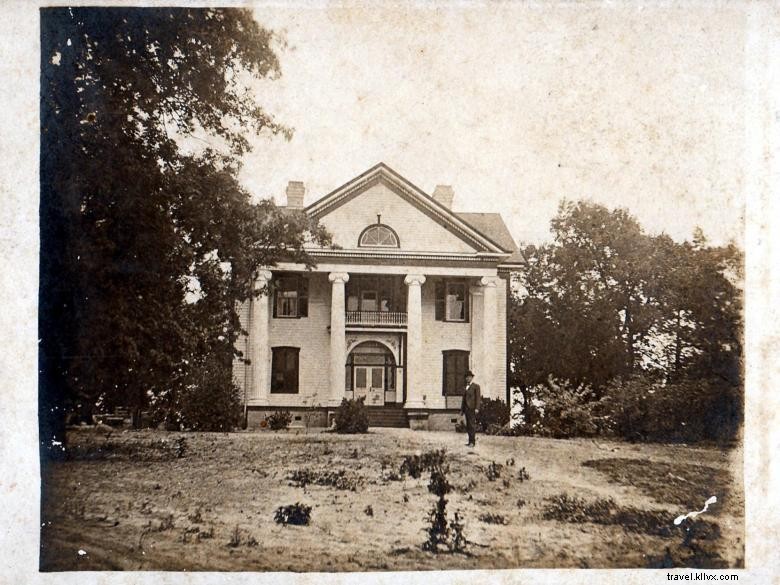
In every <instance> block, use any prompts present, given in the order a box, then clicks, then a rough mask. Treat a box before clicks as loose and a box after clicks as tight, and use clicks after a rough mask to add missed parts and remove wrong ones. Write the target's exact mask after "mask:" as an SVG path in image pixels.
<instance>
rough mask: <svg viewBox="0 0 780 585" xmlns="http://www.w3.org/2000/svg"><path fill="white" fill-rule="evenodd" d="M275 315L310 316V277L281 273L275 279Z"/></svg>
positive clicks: (290, 316)
mask: <svg viewBox="0 0 780 585" xmlns="http://www.w3.org/2000/svg"><path fill="white" fill-rule="evenodd" d="M273 286H274V317H277V318H300V317H308V316H309V279H308V278H307V277H305V276H303V275H301V274H280V275H279V276H277V277H276V278H275V279H274V284H273Z"/></svg>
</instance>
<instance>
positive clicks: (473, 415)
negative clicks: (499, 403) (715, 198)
mask: <svg viewBox="0 0 780 585" xmlns="http://www.w3.org/2000/svg"><path fill="white" fill-rule="evenodd" d="M473 379H474V373H473V372H471V371H468V372H466V391H465V392H464V393H463V400H462V401H461V404H460V411H461V412H462V413H463V414H464V416H465V417H466V432H467V433H468V434H469V442H468V445H466V446H467V447H474V446H475V445H476V435H477V411H478V410H479V405H480V402H481V401H482V396H481V395H480V391H479V384H474V383H473V382H472V380H473Z"/></svg>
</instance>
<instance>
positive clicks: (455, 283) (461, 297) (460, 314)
mask: <svg viewBox="0 0 780 585" xmlns="http://www.w3.org/2000/svg"><path fill="white" fill-rule="evenodd" d="M435 312H436V320H437V321H456V322H467V321H468V320H469V291H468V286H467V285H466V283H465V281H462V280H439V281H437V282H436V311H435Z"/></svg>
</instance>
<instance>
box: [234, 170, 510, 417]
mask: <svg viewBox="0 0 780 585" xmlns="http://www.w3.org/2000/svg"><path fill="white" fill-rule="evenodd" d="M304 193H305V188H304V185H303V183H300V182H290V183H289V185H288V187H287V207H288V208H303V199H304ZM452 201H453V190H452V188H450V187H447V186H439V187H436V189H435V190H434V192H433V194H432V195H428V194H427V193H425V192H423V191H422V190H421V189H419V188H418V187H416V186H415V185H413V184H412V183H411V182H409V181H408V180H407V179H405V178H404V177H402V176H400V175H399V174H398V173H396V172H395V171H393V170H392V169H391V168H389V167H388V166H387V165H385V164H383V163H380V164H378V165H376V166H375V167H373V168H371V169H369V170H368V171H366V172H365V173H363V174H361V175H360V176H358V177H356V178H354V179H352V180H351V181H349V182H348V183H346V184H345V185H343V186H341V187H339V188H338V189H336V190H335V191H333V192H331V193H329V194H328V195H325V196H324V197H322V198H321V199H319V200H318V201H316V202H315V203H312V204H311V205H309V206H308V207H305V211H306V213H308V214H309V215H310V216H312V217H315V218H317V219H318V220H319V221H320V223H321V224H323V225H324V226H325V227H326V228H327V229H328V230H329V231H330V232H331V234H332V235H333V240H334V243H335V244H337V245H338V248H337V249H333V248H311V249H310V250H309V252H310V254H311V256H313V257H314V258H315V260H316V262H317V266H316V268H314V269H313V270H311V271H307V270H306V269H305V266H304V265H300V264H292V263H282V264H279V265H277V266H275V267H273V268H272V269H270V270H263V271H261V272H260V276H259V278H258V280H257V283H256V286H257V287H258V288H265V285H266V284H269V285H270V286H269V287H268V288H267V290H268V294H265V295H263V296H260V297H258V298H257V299H255V300H253V301H251V302H247V303H246V304H244V305H243V307H242V309H241V317H242V320H243V324H244V328H245V329H246V330H247V331H248V335H247V336H246V337H243V338H241V339H240V340H239V350H240V351H241V352H242V353H243V355H244V356H246V357H247V358H248V363H246V362H244V361H243V360H236V362H235V367H234V375H235V379H236V381H237V383H238V385H239V387H240V388H241V389H242V392H243V396H244V401H245V407H246V412H247V425H248V427H249V428H257V427H261V426H263V421H264V419H265V417H266V416H267V415H268V414H270V413H272V412H274V411H278V410H288V411H291V413H292V414H293V418H294V425H295V424H297V425H303V424H306V425H309V426H326V425H328V423H329V422H330V421H329V416H330V415H332V413H333V412H334V411H335V408H336V407H337V406H338V405H339V404H340V403H341V401H342V400H343V399H344V398H357V397H360V396H363V397H365V402H366V404H367V405H368V406H369V407H370V421H371V424H372V425H374V426H411V427H412V428H429V429H451V428H453V427H454V425H455V423H456V421H457V420H458V411H459V408H460V401H461V396H462V394H463V391H464V387H465V384H464V375H465V372H466V371H467V370H469V369H470V370H472V371H473V372H474V373H475V374H476V377H475V381H477V382H478V383H479V384H480V386H481V387H482V393H483V396H486V397H490V398H501V399H503V400H507V393H508V388H507V381H506V380H507V375H506V374H507V331H506V327H507V318H506V317H507V300H508V294H509V290H510V286H509V275H510V272H511V271H512V270H515V269H517V268H518V267H519V266H520V264H521V263H522V261H523V260H522V256H521V255H520V253H519V252H518V250H517V246H516V245H515V242H514V241H513V239H512V236H511V235H510V234H509V231H508V230H507V228H506V225H505V224H504V222H503V220H502V219H501V216H500V215H498V214H495V213H460V212H455V211H453V210H452Z"/></svg>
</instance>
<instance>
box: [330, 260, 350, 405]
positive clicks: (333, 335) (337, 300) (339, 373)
mask: <svg viewBox="0 0 780 585" xmlns="http://www.w3.org/2000/svg"><path fill="white" fill-rule="evenodd" d="M328 280H330V282H331V283H332V287H331V295H330V396H329V400H328V402H329V404H330V405H331V406H338V405H339V404H341V400H342V398H344V382H345V380H344V372H345V367H346V365H347V355H346V354H347V342H346V334H345V332H344V327H345V323H344V319H345V315H344V311H345V310H346V308H345V304H344V284H345V283H346V282H347V281H348V280H349V274H347V273H346V272H331V273H330V274H329V275H328Z"/></svg>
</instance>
